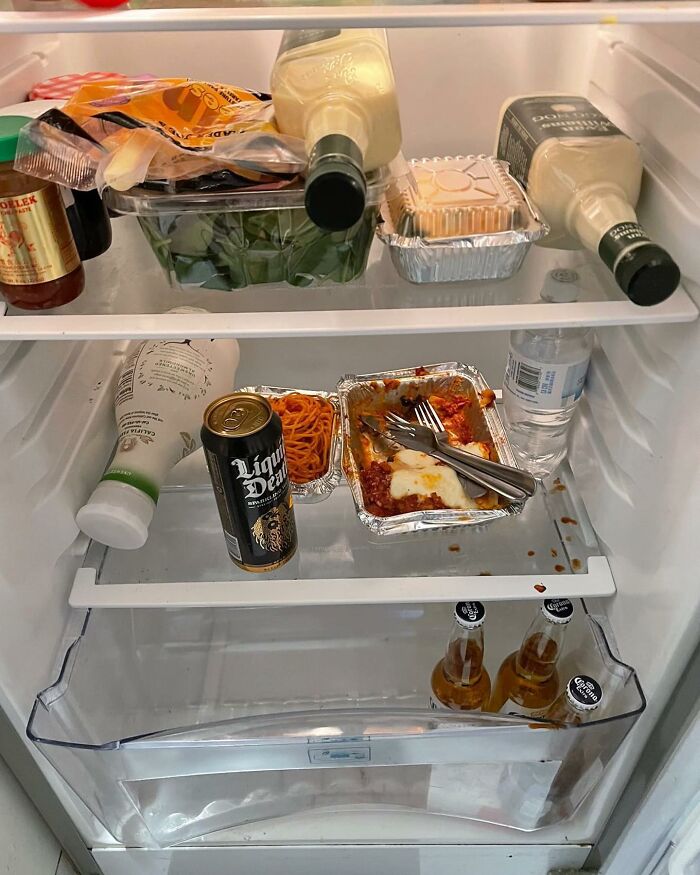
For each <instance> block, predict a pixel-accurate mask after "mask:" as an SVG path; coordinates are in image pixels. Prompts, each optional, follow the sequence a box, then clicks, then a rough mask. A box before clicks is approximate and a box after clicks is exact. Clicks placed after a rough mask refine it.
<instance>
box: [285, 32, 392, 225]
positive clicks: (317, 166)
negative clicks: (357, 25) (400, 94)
mask: <svg viewBox="0 0 700 875" xmlns="http://www.w3.org/2000/svg"><path fill="white" fill-rule="evenodd" d="M271 91H272V100H273V104H274V107H275V118H276V122H277V126H278V127H279V129H280V131H282V132H283V133H285V134H290V135H292V136H295V137H300V138H302V139H303V140H304V141H305V143H306V149H307V153H308V155H309V174H308V176H307V209H309V213H310V215H311V216H312V218H313V219H314V221H316V220H317V218H319V219H320V220H321V221H319V222H317V224H320V225H321V227H325V225H324V224H323V223H322V222H323V219H324V218H325V214H326V213H330V214H331V215H330V217H329V219H328V222H327V223H326V224H327V225H328V226H329V227H328V230H340V229H341V228H342V227H346V228H347V227H350V225H349V224H347V221H349V219H350V218H352V216H353V215H354V216H355V218H354V220H353V221H352V222H351V223H350V224H354V222H355V221H357V219H358V218H359V215H361V209H362V208H363V206H364V199H363V196H362V197H361V196H360V195H361V189H362V187H363V186H364V185H365V183H364V173H366V172H367V171H370V170H374V169H376V168H378V167H381V166H383V165H384V164H388V163H389V162H390V161H391V160H392V159H393V158H395V157H396V155H397V154H398V152H399V149H400V148H401V123H400V119H399V108H398V102H397V99H396V87H395V84H394V74H393V70H392V67H391V59H390V57H389V48H388V45H387V40H386V34H385V32H384V31H383V30H369V29H358V30H301V31H286V32H285V34H284V36H283V38H282V44H281V46H280V51H279V54H278V56H277V60H276V62H275V66H274V68H273V70H272V78H271ZM321 171H322V172H321ZM316 174H319V179H320V185H321V187H323V189H324V191H323V192H322V193H321V194H319V195H318V198H317V200H318V199H321V198H322V199H323V200H324V201H328V203H327V204H322V205H320V206H319V204H318V203H315V204H314V203H312V204H311V205H310V204H309V203H308V194H309V185H310V184H315V182H314V181H315V179H316ZM343 176H344V177H345V178H343ZM326 184H327V186H326ZM343 184H345V187H346V189H347V192H346V191H344V190H342V189H343ZM344 197H345V198H346V199H347V198H349V202H350V203H349V205H348V206H346V207H344V206H343V204H342V200H343V198H344ZM343 209H347V210H349V215H348V216H347V217H346V218H347V221H345V217H342V216H340V215H338V216H334V215H333V213H334V212H337V211H338V210H340V211H342V210H343ZM314 210H316V211H317V212H318V214H319V215H318V217H316V216H315V215H314ZM358 211H359V214H357V213H358ZM334 220H335V221H334ZM333 225H335V227H333Z"/></svg>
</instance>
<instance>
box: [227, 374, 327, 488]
mask: <svg viewBox="0 0 700 875" xmlns="http://www.w3.org/2000/svg"><path fill="white" fill-rule="evenodd" d="M240 391H241V392H255V393H256V394H257V395H262V396H263V397H265V398H281V397H282V396H283V395H289V394H291V393H294V394H299V395H311V396H312V397H314V398H325V399H327V400H328V401H330V403H331V404H332V405H333V407H334V409H335V418H334V420H333V436H332V439H331V447H330V452H329V454H328V469H327V470H326V472H325V473H324V474H323V475H321V477H317V478H316V479H315V480H309V482H308V483H294V482H293V481H292V480H291V478H290V480H289V482H290V484H291V486H292V495H293V496H294V499H295V501H298V502H299V504H315V503H316V502H317V501H324V500H325V499H326V498H328V497H329V496H330V494H331V492H333V490H334V489H335V487H336V486H337V485H338V484H339V483H340V480H341V478H342V468H341V455H342V444H343V441H342V434H341V430H340V410H339V404H338V396H337V395H336V394H335V393H334V392H322V391H320V390H316V389H282V388H278V387H276V386H246V387H245V388H244V389H241V390H240Z"/></svg>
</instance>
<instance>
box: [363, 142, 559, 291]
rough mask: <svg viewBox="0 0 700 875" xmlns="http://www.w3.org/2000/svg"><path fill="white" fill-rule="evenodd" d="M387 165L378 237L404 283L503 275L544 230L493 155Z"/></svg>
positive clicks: (509, 272) (513, 268) (516, 265)
mask: <svg viewBox="0 0 700 875" xmlns="http://www.w3.org/2000/svg"><path fill="white" fill-rule="evenodd" d="M392 170H393V173H394V177H393V179H392V180H391V182H390V184H389V187H388V189H387V193H386V197H385V200H384V202H383V204H382V224H381V225H380V227H379V228H378V229H377V235H378V237H379V239H380V240H382V242H383V243H385V244H386V245H387V246H388V247H389V251H390V253H391V260H392V261H393V263H394V266H395V267H396V270H397V271H398V272H399V274H400V275H401V276H402V277H404V279H407V280H409V281H410V282H414V283H442V282H458V281H464V280H485V279H506V278H507V277H509V276H512V275H513V274H514V273H515V272H516V271H517V270H518V269H519V268H520V266H521V264H522V262H523V259H524V258H525V256H526V255H527V251H528V249H529V248H530V244H531V243H532V242H533V241H534V240H538V239H540V238H541V237H544V236H545V234H546V233H547V232H548V228H547V225H546V224H545V223H544V222H543V221H542V220H541V219H540V217H539V216H538V215H537V213H536V211H535V209H534V207H533V206H532V204H530V202H529V201H528V199H527V197H526V196H525V193H524V192H523V191H522V189H521V188H520V186H519V185H518V184H517V182H516V181H515V180H514V179H513V178H512V177H511V176H510V175H509V174H508V165H507V164H506V163H505V162H503V161H498V160H497V159H496V158H491V157H488V156H486V155H468V156H457V157H454V158H421V159H415V160H413V161H410V162H408V164H406V163H405V162H401V163H399V162H395V163H394V165H392Z"/></svg>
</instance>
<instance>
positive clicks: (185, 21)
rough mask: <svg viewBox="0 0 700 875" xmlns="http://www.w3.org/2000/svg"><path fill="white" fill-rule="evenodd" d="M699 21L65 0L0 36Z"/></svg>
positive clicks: (686, 10)
mask: <svg viewBox="0 0 700 875" xmlns="http://www.w3.org/2000/svg"><path fill="white" fill-rule="evenodd" d="M696 21H700V4H699V3H697V2H693V0H671V2H666V3H658V2H653V0H630V2H611V3H599V2H590V3H586V2H573V3H571V2H566V3H557V2H528V0H522V2H515V3H513V2H501V3H499V2H478V0H474V2H467V3H459V2H445V3H421V2H415V0H414V2H404V3H367V2H357V0H355V2H352V3H351V2H347V3H343V2H334V0H325V2H307V3H297V4H294V5H285V4H284V3H276V2H257V3H255V2H249V0H246V2H241V3H233V2H217V0H194V2H193V0H172V2H167V0H166V2H159V0H133V2H131V3H129V4H127V5H125V6H123V7H120V8H118V9H113V10H106V11H95V10H91V9H88V8H87V7H85V6H82V5H80V4H78V3H75V2H71V0H2V3H0V33H67V32H99V31H153V30H226V29H228V30H237V29H241V30H251V29H279V28H294V27H297V28H298V27H338V26H344V27H457V26H459V27H465V26H466V27H468V26H483V25H523V24H634V23H656V24H670V23H673V22H696Z"/></svg>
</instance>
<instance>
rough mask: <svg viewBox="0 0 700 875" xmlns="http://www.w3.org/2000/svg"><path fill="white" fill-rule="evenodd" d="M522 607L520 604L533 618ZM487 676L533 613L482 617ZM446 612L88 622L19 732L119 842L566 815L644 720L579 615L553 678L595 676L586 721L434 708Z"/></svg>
mask: <svg viewBox="0 0 700 875" xmlns="http://www.w3.org/2000/svg"><path fill="white" fill-rule="evenodd" d="M533 607H534V606H533ZM487 611H488V617H487V629H486V642H487V643H486V663H487V669H488V671H489V672H490V674H491V676H492V677H494V676H495V674H496V672H497V670H498V666H499V664H500V662H501V661H502V659H503V658H504V657H505V656H506V655H507V654H508V653H509V652H510V651H511V650H513V649H514V647H515V646H517V642H518V641H520V639H521V638H522V635H523V634H524V631H525V629H526V627H527V624H528V622H529V620H530V617H531V614H532V608H531V607H528V606H527V605H524V604H523V605H510V604H506V603H497V602H494V603H489V604H488V605H487ZM450 613H451V608H450V607H449V606H447V605H441V604H429V605H382V606H378V605H377V606H360V605H353V606H346V607H342V608H338V607H283V608H248V609H243V610H241V609H238V610H237V609H231V608H218V609H212V608H206V609H197V608H190V609H182V610H180V609H173V610H167V611H163V610H162V609H153V610H148V609H141V610H130V609H113V610H103V611H100V610H93V611H91V612H88V613H87V615H86V617H85V622H84V624H83V627H82V629H81V631H80V633H79V635H78V636H77V637H75V638H73V640H72V641H71V640H68V641H67V649H66V655H65V658H64V661H63V664H62V667H61V670H60V673H59V677H58V679H57V681H56V682H55V684H53V685H52V686H51V687H49V688H48V689H46V690H44V691H43V692H42V693H40V694H39V696H38V697H37V699H36V702H35V704H34V708H33V711H32V715H31V718H30V721H29V726H28V734H29V737H30V738H31V739H32V740H33V741H34V742H35V743H36V744H37V746H38V747H39V749H40V750H41V751H42V752H43V753H44V755H45V756H46V757H47V758H48V759H49V760H50V762H51V763H53V765H54V766H55V767H56V769H57V770H58V771H59V772H60V774H61V775H62V776H63V777H64V778H65V780H66V781H67V782H68V783H69V784H70V786H71V787H72V788H73V789H74V790H75V792H76V793H77V794H78V796H79V797H80V798H81V799H82V800H83V801H84V802H85V803H86V804H87V806H88V807H89V808H90V810H91V811H92V812H93V813H94V814H95V815H96V817H98V819H99V820H100V821H101V822H102V823H103V824H104V825H105V827H106V828H107V829H108V830H109V831H110V832H111V833H112V834H113V835H114V837H115V838H116V839H117V840H118V841H120V842H122V843H123V844H126V845H131V846H139V847H153V846H161V847H162V846H168V845H172V844H177V843H182V842H185V841H188V840H191V839H193V838H195V837H197V836H201V835H205V834H208V833H210V832H213V831H216V830H222V829H225V828H228V827H231V826H235V825H239V824H243V823H249V822H254V821H260V820H267V819H269V818H273V817H280V816H284V815H288V814H292V813H296V812H301V811H309V810H314V809H316V810H318V809H326V808H328V807H330V806H338V805H341V806H342V805H362V806H387V805H390V806H391V805H395V806H401V807H403V808H404V809H408V810H413V811H421V812H430V813H436V814H444V815H451V816H457V817H466V818H470V819H475V820H480V821H486V822H490V823H497V824H502V825H505V826H511V827H515V828H517V829H524V830H532V829H537V828H539V827H543V826H550V825H553V824H557V823H560V822H561V821H563V820H566V819H567V818H568V817H570V816H571V815H572V814H573V812H574V810H575V809H576V808H577V806H578V805H579V804H580V803H581V801H582V800H583V799H584V798H585V797H586V796H587V794H588V793H589V792H590V790H591V789H592V788H593V787H594V786H595V784H596V783H597V781H598V779H599V778H600V775H601V774H602V771H603V769H604V767H605V764H606V763H607V762H608V760H609V759H610V757H611V756H612V755H613V754H614V752H615V751H616V750H617V748H618V747H619V745H620V743H621V742H622V739H623V738H624V737H625V735H626V734H627V732H628V731H629V729H630V728H631V727H632V725H633V724H634V722H635V721H636V719H637V717H638V716H639V714H640V713H641V712H642V711H643V710H644V707H645V699H644V696H643V694H642V691H641V688H640V686H639V682H638V680H637V677H636V674H635V672H634V670H633V669H631V668H630V667H629V666H627V665H625V664H623V663H621V662H620V661H619V659H618V658H617V657H616V656H614V655H613V654H614V652H615V651H614V645H613V644H612V642H611V641H610V640H609V634H608V633H607V632H606V631H604V627H603V625H601V623H600V622H599V621H597V620H596V619H594V618H593V617H591V616H590V615H589V614H588V613H587V611H586V610H585V606H584V607H580V606H579V607H578V608H577V611H576V614H575V617H574V620H573V621H572V625H571V627H570V629H569V632H568V633H567V647H566V651H565V653H564V655H563V656H562V661H561V663H560V675H561V677H562V678H564V677H570V676H571V675H573V674H576V673H583V674H590V675H592V676H594V677H596V678H597V679H598V680H599V681H600V683H601V685H602V686H603V688H604V691H605V702H606V704H605V707H604V709H603V711H602V712H601V713H600V714H599V715H596V718H595V720H593V721H592V722H589V723H587V724H585V725H583V726H568V727H566V728H563V727H556V728H555V727H554V726H553V725H552V724H546V723H536V722H533V720H532V718H530V719H529V720H528V719H526V718H522V717H517V716H500V715H493V714H481V713H478V714H477V713H464V712H463V713H460V712H453V711H442V710H438V711H436V710H431V708H430V706H429V697H430V682H429V679H430V674H431V670H432V668H433V666H434V664H435V663H436V662H437V661H438V659H440V657H441V655H442V652H443V649H444V645H445V636H446V632H447V630H448V628H449V624H450Z"/></svg>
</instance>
